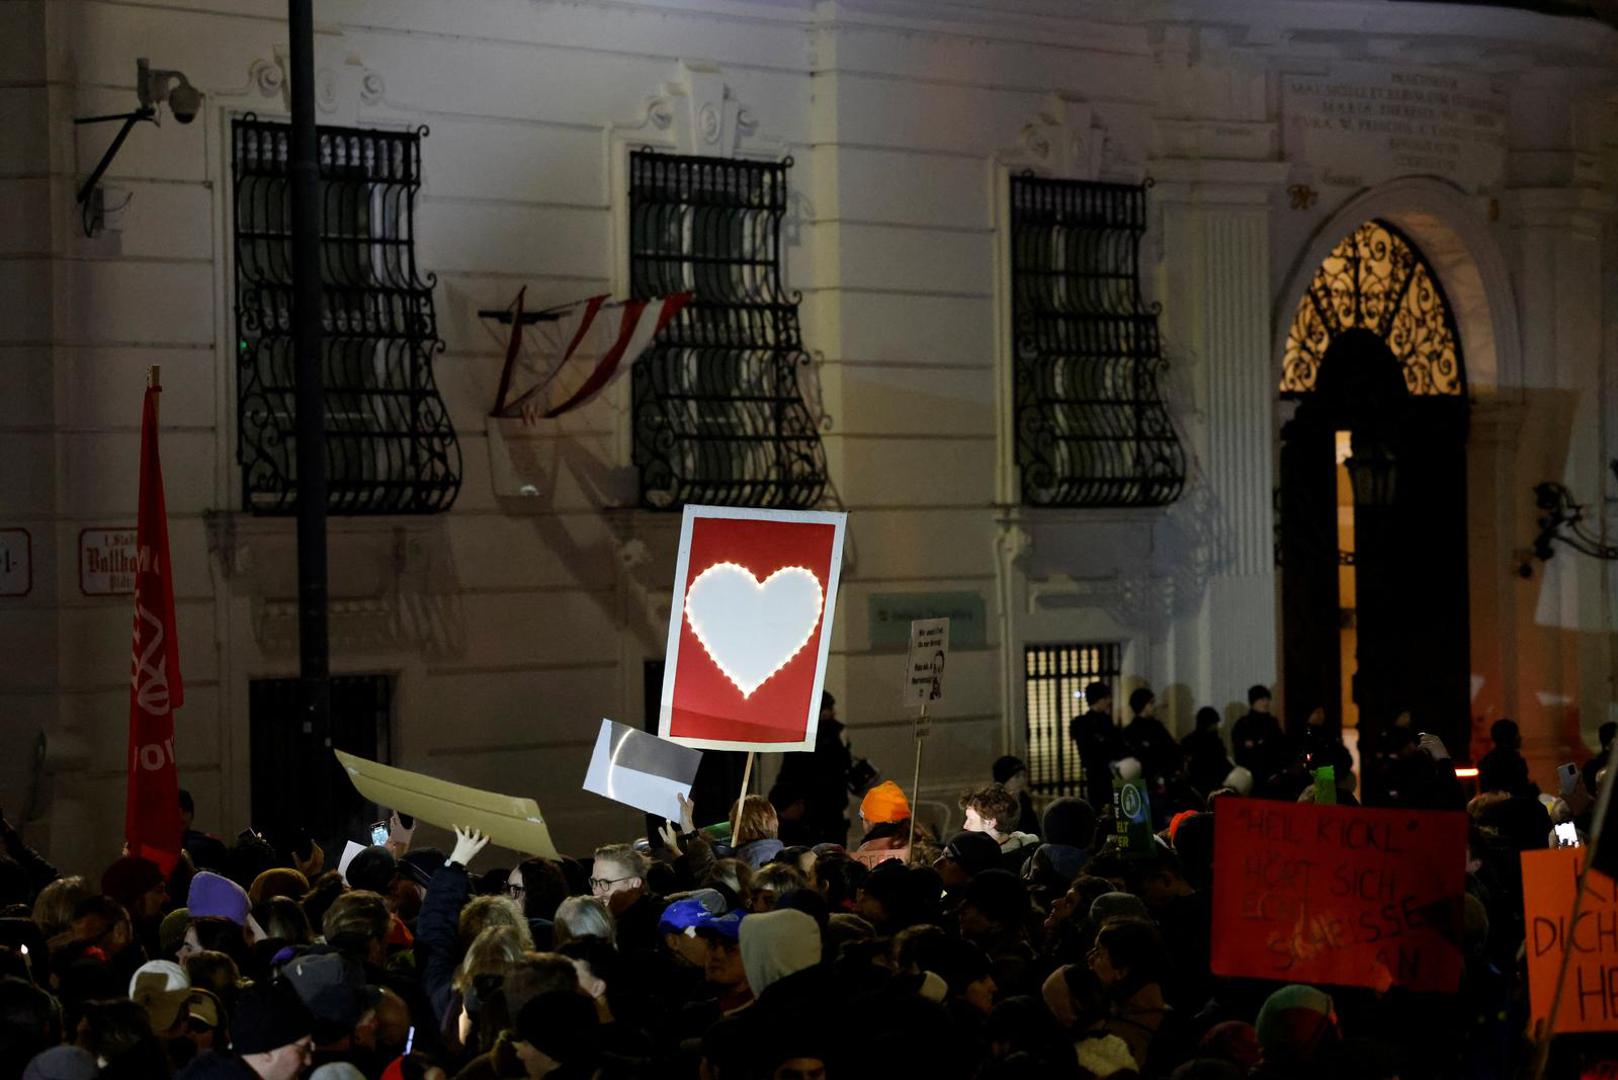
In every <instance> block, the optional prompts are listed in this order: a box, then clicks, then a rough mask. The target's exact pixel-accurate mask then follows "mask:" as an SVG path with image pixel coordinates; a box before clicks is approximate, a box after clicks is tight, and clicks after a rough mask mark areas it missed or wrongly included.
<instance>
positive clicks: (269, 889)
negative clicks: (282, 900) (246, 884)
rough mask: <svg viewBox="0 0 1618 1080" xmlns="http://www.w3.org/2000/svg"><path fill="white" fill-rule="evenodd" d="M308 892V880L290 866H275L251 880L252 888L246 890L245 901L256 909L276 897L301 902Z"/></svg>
mask: <svg viewBox="0 0 1618 1080" xmlns="http://www.w3.org/2000/svg"><path fill="white" fill-rule="evenodd" d="M308 891H309V879H308V878H306V877H304V876H303V874H301V873H300V872H298V871H297V870H294V869H292V868H291V867H290V866H277V867H275V868H274V869H271V870H266V871H264V872H263V873H262V874H260V875H259V876H258V877H256V878H254V879H253V887H252V888H250V889H248V890H247V900H248V904H249V906H251V907H258V906H259V905H260V904H262V903H263V902H264V901H266V900H273V899H274V898H275V897H277V896H285V897H287V898H289V899H292V900H302V899H303V896H304V894H305V893H307V892H308Z"/></svg>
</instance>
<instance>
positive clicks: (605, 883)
mask: <svg viewBox="0 0 1618 1080" xmlns="http://www.w3.org/2000/svg"><path fill="white" fill-rule="evenodd" d="M634 877H635V875H634V874H628V875H626V876H624V877H615V878H599V877H593V878H591V879H590V891H591V892H600V891H601V890H602V889H605V888H607V887H609V886H612V885H616V884H618V883H619V882H620V881H631V880H633V879H634Z"/></svg>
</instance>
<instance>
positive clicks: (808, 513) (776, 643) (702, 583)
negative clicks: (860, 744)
mask: <svg viewBox="0 0 1618 1080" xmlns="http://www.w3.org/2000/svg"><path fill="white" fill-rule="evenodd" d="M847 520H848V519H847V515H846V514H841V513H835V512H831V511H825V510H762V509H756V508H753V507H741V506H693V505H689V504H688V505H687V506H686V507H685V512H684V516H683V517H682V519H681V521H680V547H679V552H678V554H677V555H676V556H675V561H674V588H673V590H672V591H671V592H670V594H669V595H670V597H671V598H672V600H673V602H672V603H671V604H670V605H669V636H668V648H667V651H666V652H665V653H664V659H663V697H662V702H661V704H660V706H659V709H658V721H657V734H658V737H659V738H663V739H667V740H668V741H670V742H674V743H678V744H680V745H681V746H688V747H690V748H692V749H694V750H743V751H757V750H764V751H774V752H779V751H785V750H813V749H814V748H815V733H816V731H817V729H818V725H819V722H820V705H821V696H822V690H823V688H824V686H825V681H826V663H827V656H828V655H829V653H830V652H831V644H832V642H831V632H832V623H833V620H834V619H835V618H836V617H837V582H838V578H839V575H840V572H841V567H842V560H843V530H844V528H845V527H846V524H847Z"/></svg>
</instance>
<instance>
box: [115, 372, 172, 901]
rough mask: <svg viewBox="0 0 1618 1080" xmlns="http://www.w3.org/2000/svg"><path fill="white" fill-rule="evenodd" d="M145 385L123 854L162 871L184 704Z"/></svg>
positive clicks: (151, 396) (167, 859)
mask: <svg viewBox="0 0 1618 1080" xmlns="http://www.w3.org/2000/svg"><path fill="white" fill-rule="evenodd" d="M160 392H161V391H160V390H159V389H158V388H157V387H155V386H148V387H147V388H146V402H145V406H144V409H143V411H142V414H141V421H140V516H139V517H138V518H137V519H136V525H135V546H136V552H137V559H136V570H135V636H134V646H133V655H132V667H131V677H130V683H129V794H128V798H127V800H126V801H125V803H124V838H125V839H126V840H127V841H128V842H129V854H131V855H138V856H140V857H141V858H144V859H150V860H151V861H152V862H154V863H156V864H157V865H158V866H159V867H160V868H161V869H162V871H163V873H165V874H167V873H168V872H169V871H170V870H172V869H174V863H175V861H176V860H178V858H179V856H180V837H181V833H182V832H183V827H182V825H181V822H180V779H179V774H178V773H177V771H176V769H175V765H174V710H175V709H177V708H179V707H180V706H181V705H182V704H183V703H184V698H185V692H184V688H183V687H182V686H181V684H180V650H179V643H178V641H177V640H176V638H175V626H174V577H173V575H172V573H171V572H170V566H169V520H168V511H167V510H166V509H165V507H164V504H163V464H162V462H161V461H160V460H159V458H158V454H157V395H158V394H159V393H160Z"/></svg>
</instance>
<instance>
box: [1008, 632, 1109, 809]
mask: <svg viewBox="0 0 1618 1080" xmlns="http://www.w3.org/2000/svg"><path fill="white" fill-rule="evenodd" d="M1122 653H1123V648H1122V646H1120V645H1118V644H1117V643H1116V642H1110V643H1103V644H1082V643H1081V644H1070V645H1028V646H1026V647H1024V649H1023V697H1024V700H1025V701H1026V703H1027V716H1028V719H1027V725H1028V726H1027V729H1026V733H1027V740H1026V745H1027V747H1028V752H1027V761H1028V786H1029V787H1030V788H1031V789H1032V790H1033V791H1035V792H1037V793H1039V794H1042V795H1077V794H1079V793H1080V785H1081V782H1082V777H1083V772H1084V770H1083V768H1082V767H1081V766H1080V762H1079V750H1078V747H1077V746H1075V745H1074V743H1073V740H1072V739H1071V738H1069V737H1068V722H1069V721H1071V720H1072V719H1073V717H1075V716H1077V715H1079V714H1080V713H1082V712H1084V710H1085V703H1084V688H1085V687H1086V686H1089V685H1090V684H1091V683H1093V682H1100V683H1105V684H1107V685H1108V686H1109V687H1112V688H1114V691H1115V692H1116V688H1117V685H1118V677H1119V674H1120V666H1119V660H1120V658H1121V656H1122ZM1088 794H1089V793H1086V795H1088ZM1111 797H1112V796H1111V793H1110V792H1109V793H1107V795H1106V797H1105V799H1103V801H1107V800H1110V799H1111ZM1092 801H1094V800H1092Z"/></svg>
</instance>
